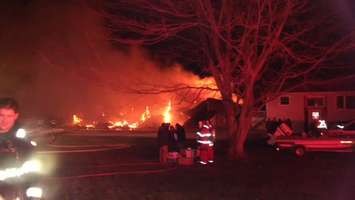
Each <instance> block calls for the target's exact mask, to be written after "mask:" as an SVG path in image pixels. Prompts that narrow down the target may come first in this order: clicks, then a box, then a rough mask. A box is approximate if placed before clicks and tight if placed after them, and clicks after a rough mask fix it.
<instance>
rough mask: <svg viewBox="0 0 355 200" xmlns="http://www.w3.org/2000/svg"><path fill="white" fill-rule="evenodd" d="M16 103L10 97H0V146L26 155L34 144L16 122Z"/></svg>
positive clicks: (17, 114)
mask: <svg viewBox="0 0 355 200" xmlns="http://www.w3.org/2000/svg"><path fill="white" fill-rule="evenodd" d="M18 116H19V113H18V103H17V102H16V100H14V99H12V98H0V148H7V149H9V150H11V151H16V152H18V153H20V154H21V155H28V154H30V153H32V151H33V150H34V146H35V145H36V144H35V143H34V142H33V141H30V140H28V139H27V138H26V131H25V129H23V128H20V127H19V126H18V123H17V118H18Z"/></svg>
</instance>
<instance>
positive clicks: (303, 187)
mask: <svg viewBox="0 0 355 200" xmlns="http://www.w3.org/2000/svg"><path fill="white" fill-rule="evenodd" d="M54 144H56V145H63V144H66V145H97V144H129V145H132V146H129V147H127V146H123V147H122V148H119V149H114V150H105V151H94V152H76V153H58V154H46V156H50V157H55V160H56V166H57V168H56V169H55V170H54V171H53V172H52V175H51V177H49V178H47V179H46V180H45V185H46V187H47V188H48V190H49V196H48V197H47V199H53V200H54V199H55V200H56V199H58V200H91V199H92V200H94V199H95V200H111V199H120V200H131V199H146V200H165V199H169V200H189V199H196V200H200V199H241V200H244V199H245V200H248V199H250V200H268V199H272V200H277V199H280V200H281V199H282V200H283V199H294V200H296V199H300V200H301V199H302V200H307V199H309V200H318V199H319V200H323V199H331V200H338V199H339V200H347V199H349V200H350V199H355V190H354V188H355V170H354V169H355V159H354V158H355V157H354V156H355V155H354V154H352V153H350V154H349V153H348V154H339V153H309V154H307V155H306V156H305V157H303V158H296V157H294V156H293V155H292V154H287V153H280V152H275V151H273V150H272V149H270V148H268V147H266V146H264V145H261V144H260V143H251V144H249V145H248V150H247V151H248V159H247V160H244V161H229V160H227V159H226V157H225V156H224V154H225V150H226V145H225V144H224V143H223V142H220V143H218V144H217V149H218V151H217V159H216V163H215V164H213V165H209V166H200V165H197V164H196V165H194V166H174V165H171V166H166V167H163V166H160V165H159V164H158V163H157V162H156V161H157V159H158V157H157V156H158V155H157V153H156V152H157V149H156V146H155V140H154V139H153V138H130V137H87V136H61V137H59V138H58V139H57V140H56V141H55V143H54ZM75 148H77V147H75ZM57 149H58V148H57ZM72 149H73V148H72Z"/></svg>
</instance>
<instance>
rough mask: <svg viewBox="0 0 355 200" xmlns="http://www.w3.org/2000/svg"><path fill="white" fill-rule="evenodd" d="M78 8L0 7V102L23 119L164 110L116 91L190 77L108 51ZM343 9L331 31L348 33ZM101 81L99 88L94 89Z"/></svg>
mask: <svg viewBox="0 0 355 200" xmlns="http://www.w3.org/2000/svg"><path fill="white" fill-rule="evenodd" d="M84 2H85V1H75V0H72V1H70V0H62V1H48V0H2V1H1V3H0V9H1V12H0V15H1V17H0V27H1V31H0V44H1V46H0V96H14V97H16V98H17V99H18V100H19V101H20V103H21V105H22V108H23V111H24V113H25V115H29V116H30V115H37V116H46V117H51V116H61V117H63V116H65V117H66V116H67V115H71V114H73V113H80V112H82V113H84V112H88V113H90V114H91V115H95V114H98V113H100V112H101V111H103V110H105V111H107V110H111V111H112V110H115V111H121V110H122V108H123V107H127V106H128V105H131V106H132V107H145V106H146V104H152V105H153V104H154V103H156V102H164V103H166V101H167V99H168V98H169V97H168V96H164V95H163V96H158V97H157V96H155V97H152V96H150V97H142V96H138V95H127V94H123V93H122V91H120V89H122V87H123V88H124V87H125V85H134V84H136V83H137V80H138V82H139V81H142V80H143V81H148V82H151V83H156V82H154V81H156V79H153V80H152V78H151V77H157V76H159V77H169V76H171V75H172V74H173V75H174V76H176V77H178V78H176V79H179V80H184V81H187V82H188V81H189V79H191V78H192V77H193V75H192V74H191V73H190V72H185V71H181V70H176V69H173V70H170V69H171V68H166V67H163V68H162V67H161V63H157V62H155V61H156V60H154V61H152V57H150V56H151V54H149V53H148V52H147V51H144V50H142V49H140V48H132V49H130V50H128V51H127V48H125V49H119V48H117V47H114V46H113V45H112V44H111V43H110V42H109V41H108V35H110V33H109V32H107V30H106V29H105V28H104V26H103V24H104V22H103V20H102V19H101V18H100V16H99V15H98V14H97V13H95V12H93V11H92V10H90V9H89V8H88V6H87V5H86V4H85V3H84ZM91 2H93V1H91ZM350 2H351V0H337V1H330V3H329V5H330V6H329V8H331V9H335V10H336V11H339V12H340V13H341V14H342V15H341V20H342V21H340V22H339V24H340V25H341V27H343V28H345V29H346V28H350V27H354V26H355V20H354V19H355V16H354V12H352V11H353V10H354V8H355V6H354V5H355V4H354V3H352V4H350ZM128 49H129V48H128ZM169 65H174V64H171V63H170V64H169ZM174 66H175V67H176V66H178V64H175V65H174ZM185 69H186V67H185ZM138 71H139V72H140V73H139V72H138ZM142 72H143V73H142ZM186 76H187V78H186ZM180 77H181V78H180ZM184 77H185V78H184ZM193 78H194V79H196V77H193ZM103 79H105V80H106V81H107V82H105V83H101V82H100V80H103ZM98 83H99V84H98ZM159 83H161V82H159ZM138 105H139V106H138ZM137 109H138V108H137Z"/></svg>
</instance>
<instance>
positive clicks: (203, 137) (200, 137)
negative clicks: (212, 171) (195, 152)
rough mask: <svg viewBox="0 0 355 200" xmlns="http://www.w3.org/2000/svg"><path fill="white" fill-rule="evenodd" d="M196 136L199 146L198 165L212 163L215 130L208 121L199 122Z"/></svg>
mask: <svg viewBox="0 0 355 200" xmlns="http://www.w3.org/2000/svg"><path fill="white" fill-rule="evenodd" d="M198 126H199V129H198V131H197V132H196V134H197V143H198V144H199V151H200V163H201V164H203V165H206V164H207V163H213V157H214V152H213V146H214V138H215V130H214V128H213V127H212V125H211V123H210V122H209V121H207V120H206V121H199V123H198Z"/></svg>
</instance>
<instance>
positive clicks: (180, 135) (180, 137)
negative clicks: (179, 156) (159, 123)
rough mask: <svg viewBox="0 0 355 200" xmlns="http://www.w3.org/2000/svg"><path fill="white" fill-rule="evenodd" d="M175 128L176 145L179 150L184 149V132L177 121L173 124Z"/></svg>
mask: <svg viewBox="0 0 355 200" xmlns="http://www.w3.org/2000/svg"><path fill="white" fill-rule="evenodd" d="M175 130H176V134H177V141H178V146H179V150H180V152H181V151H183V150H184V148H185V141H186V132H185V129H184V127H183V126H181V125H180V124H179V123H176V124H175Z"/></svg>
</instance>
